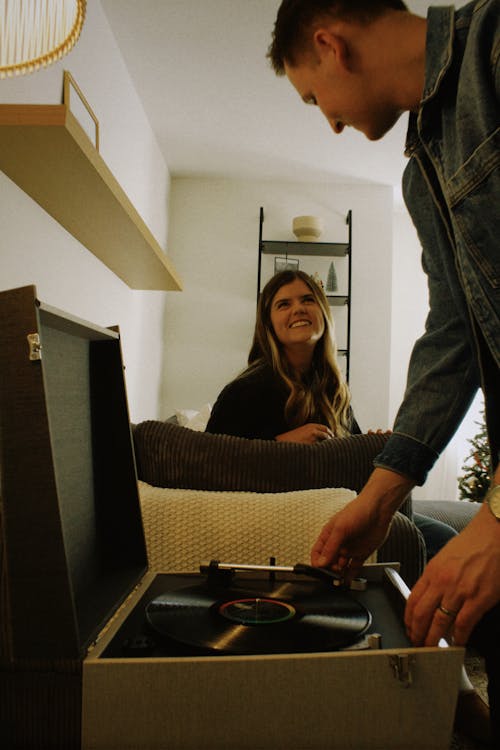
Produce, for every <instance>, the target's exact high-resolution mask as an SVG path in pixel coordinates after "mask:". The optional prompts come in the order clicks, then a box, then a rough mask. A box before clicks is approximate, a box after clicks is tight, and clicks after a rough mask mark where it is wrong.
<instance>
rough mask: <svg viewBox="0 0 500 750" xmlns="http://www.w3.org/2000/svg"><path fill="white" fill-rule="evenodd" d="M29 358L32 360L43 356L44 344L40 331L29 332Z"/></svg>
mask: <svg viewBox="0 0 500 750" xmlns="http://www.w3.org/2000/svg"><path fill="white" fill-rule="evenodd" d="M27 339H28V346H29V358H30V360H31V361H34V360H37V359H41V358H42V345H41V343H40V335H39V334H38V333H28V336H27Z"/></svg>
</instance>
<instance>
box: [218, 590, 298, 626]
mask: <svg viewBox="0 0 500 750" xmlns="http://www.w3.org/2000/svg"><path fill="white" fill-rule="evenodd" d="M218 611H219V613H220V614H221V615H222V616H223V617H226V618H227V619H228V620H231V621H232V622H239V623H241V624H242V625H270V624H272V623H277V622H285V621H286V620H289V619H290V617H293V616H294V615H295V609H294V607H292V605H291V604H287V603H286V602H280V601H279V600H276V599H261V598H260V597H256V598H254V599H235V600H234V601H230V602H224V603H223V604H221V605H220V606H219V607H218Z"/></svg>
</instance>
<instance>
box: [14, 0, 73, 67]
mask: <svg viewBox="0 0 500 750" xmlns="http://www.w3.org/2000/svg"><path fill="white" fill-rule="evenodd" d="M86 5H87V0H0V78H7V77H8V76H13V75H23V74H24V73H33V72H34V71H35V70H38V68H40V67H45V66H46V65H50V63H53V62H55V61H56V60H59V59H60V58H61V57H63V55H66V54H67V53H68V52H69V51H70V50H71V49H72V48H73V46H74V45H75V43H76V42H77V40H78V37H79V36H80V32H81V30H82V26H83V22H84V20H85V9H86Z"/></svg>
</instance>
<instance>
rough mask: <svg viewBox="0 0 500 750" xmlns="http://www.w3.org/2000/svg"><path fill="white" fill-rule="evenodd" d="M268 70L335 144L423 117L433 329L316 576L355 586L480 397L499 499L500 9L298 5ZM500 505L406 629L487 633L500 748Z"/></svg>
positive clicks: (371, 0)
mask: <svg viewBox="0 0 500 750" xmlns="http://www.w3.org/2000/svg"><path fill="white" fill-rule="evenodd" d="M268 56H269V58H270V59H271V62H272V64H273V67H274V69H275V71H276V73H278V74H280V75H282V74H286V75H287V77H288V79H289V80H290V82H291V83H292V85H293V86H294V87H295V88H296V90H297V91H298V93H299V95H300V96H301V97H302V99H303V100H304V101H305V102H306V103H308V104H314V105H317V106H318V107H319V108H320V110H321V111H322V112H323V114H324V115H325V116H326V118H327V119H328V121H329V123H330V125H331V127H332V129H333V130H334V132H335V133H338V134H340V133H341V132H342V131H343V129H344V127H345V126H351V127H354V128H356V129H358V130H360V131H361V132H363V133H364V134H365V135H366V136H367V137H368V138H369V139H370V140H376V139H379V138H381V137H382V136H383V135H385V133H386V132H387V131H388V130H389V129H390V128H391V127H392V126H393V125H394V123H395V122H396V121H397V120H398V118H399V117H400V115H401V114H402V113H403V112H406V111H408V112H409V113H410V115H409V127H408V136H407V149H406V154H407V156H408V157H409V162H408V165H407V167H406V170H405V173H404V178H403V194H404V198H405V202H406V205H407V208H408V210H409V212H410V214H411V216H412V219H413V222H414V224H415V226H416V228H417V231H418V234H419V238H420V241H421V244H422V248H423V265H424V270H425V271H426V273H427V275H428V284H429V314H428V318H427V322H426V329H425V333H424V335H423V336H422V337H421V338H420V339H419V340H418V341H417V342H416V344H415V347H414V350H413V353H412V357H411V362H410V368H409V374H408V382H407V388H406V392H405V396H404V400H403V403H402V404H401V407H400V409H399V412H398V415H397V418H396V422H395V425H394V430H393V434H392V436H391V437H390V439H389V440H388V442H387V444H386V447H385V448H384V450H383V452H382V453H381V454H380V455H379V456H378V457H377V459H376V461H375V466H376V468H375V470H374V472H373V474H372V475H371V477H370V479H369V480H368V482H367V484H366V486H365V487H364V488H363V490H362V492H361V493H360V494H359V496H358V497H357V498H356V499H355V500H354V501H352V502H351V503H350V504H349V505H348V506H347V507H346V508H345V509H344V510H343V511H341V512H340V513H338V514H337V515H335V516H334V517H333V518H332V519H330V521H329V522H328V523H327V524H326V526H325V527H324V528H323V530H322V531H321V534H320V536H319V538H318V540H317V542H316V544H315V545H314V547H313V550H312V561H313V564H316V565H331V566H332V567H336V568H339V569H342V568H345V567H346V566H348V567H349V575H355V574H356V571H357V569H359V567H360V566H361V564H362V562H363V560H364V559H366V557H367V555H368V554H369V553H370V552H372V551H373V550H374V549H376V548H377V547H378V546H379V545H380V543H381V542H382V540H383V539H384V537H385V535H386V533H387V530H388V527H389V524H390V520H391V518H392V515H393V514H394V512H395V511H396V510H397V509H398V507H399V506H400V504H401V503H402V501H403V499H404V498H405V497H406V496H407V494H408V493H409V492H410V490H411V489H412V487H414V486H415V485H416V484H422V483H423V482H424V481H425V478H426V475H427V472H428V471H429V469H431V467H432V466H433V464H434V462H435V460H436V459H437V457H438V456H439V454H440V453H441V451H442V450H443V448H444V447H445V446H446V444H447V443H448V441H449V440H450V438H451V437H452V436H453V434H454V433H455V431H456V429H457V427H458V425H459V424H460V422H461V420H462V418H463V417H464V415H465V413H466V412H467V410H468V408H469V406H470V403H471V401H472V399H473V397H474V395H475V393H476V391H477V389H478V388H479V387H482V389H483V392H484V396H485V403H486V417H487V426H488V433H489V438H490V448H491V453H492V462H493V468H494V476H493V481H492V485H493V486H496V485H500V468H499V448H500V174H499V164H500V127H499V122H500V106H499V98H500V97H499V91H500V61H499V60H500V0H476V2H471V3H469V4H468V5H465V6H464V7H463V8H461V9H460V10H458V11H456V10H455V9H454V8H453V7H447V8H430V9H429V13H428V16H427V19H424V18H420V17H419V16H416V15H414V14H412V13H410V12H409V11H408V10H407V8H406V6H405V4H404V3H403V2H401V0H283V2H282V4H281V7H280V9H279V11H278V17H277V21H276V25H275V30H274V34H273V42H272V45H271V47H270V50H269V53H268ZM499 493H500V490H497V491H496V500H497V502H498V501H499V500H500V497H499ZM494 495H495V493H493V495H491V496H490V497H491V498H492V499H491V501H490V504H488V503H485V504H484V506H483V507H481V509H480V510H479V512H478V513H477V515H476V516H475V518H474V519H473V521H471V523H470V524H469V525H468V526H467V528H466V529H465V530H464V531H463V532H462V533H461V534H459V535H458V536H457V537H455V538H454V539H452V540H451V541H450V542H449V543H448V544H447V545H446V546H445V547H444V548H443V549H442V550H441V551H440V552H439V553H438V554H437V555H436V556H435V557H434V559H433V560H432V561H431V562H430V563H429V565H428V566H427V567H426V569H425V572H424V574H423V575H422V577H421V578H420V580H419V581H418V582H417V584H416V585H415V587H414V589H413V591H412V594H411V596H410V598H409V601H408V605H407V609H406V615H405V621H406V625H407V629H408V633H409V635H410V637H411V639H412V641H413V642H414V643H415V644H426V645H436V644H437V643H438V641H439V639H440V638H441V637H442V636H444V635H452V636H453V638H454V640H455V642H456V643H457V644H465V643H466V642H467V641H468V640H469V638H470V636H471V634H472V633H473V630H474V628H476V626H478V623H479V627H478V628H476V631H475V634H476V635H477V633H478V632H481V641H482V645H483V646H485V647H486V648H485V654H486V657H487V662H486V665H487V670H488V676H489V694H490V706H491V711H492V722H493V727H494V732H495V733H496V734H495V736H496V740H497V742H500V684H499V683H500V648H499V646H498V644H495V641H497V640H498V638H499V637H500V606H499V602H500V511H498V510H497V509H496V506H495V497H494ZM493 636H495V637H494V638H493ZM499 746H500V745H499Z"/></svg>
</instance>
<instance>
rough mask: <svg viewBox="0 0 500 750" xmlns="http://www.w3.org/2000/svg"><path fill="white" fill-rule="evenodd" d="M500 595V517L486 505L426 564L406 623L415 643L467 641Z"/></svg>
mask: <svg viewBox="0 0 500 750" xmlns="http://www.w3.org/2000/svg"><path fill="white" fill-rule="evenodd" d="M499 601H500V523H499V522H498V521H497V520H496V519H495V518H494V517H493V515H492V514H491V512H490V510H489V508H488V507H487V506H486V505H483V507H482V508H481V509H480V510H479V511H478V513H477V515H476V516H475V517H474V518H473V519H472V521H471V522H470V523H469V524H468V525H467V527H466V528H465V529H464V530H463V531H462V532H461V533H460V534H458V536H456V537H454V538H453V539H451V540H450V541H449V542H448V544H446V545H445V546H444V547H443V549H442V550H440V552H438V554H437V555H435V557H433V559H432V560H431V562H430V563H429V564H428V565H427V567H426V568H425V570H424V573H423V575H422V576H421V577H420V578H419V580H418V581H417V583H416V584H415V586H414V588H413V591H412V593H411V595H410V597H409V599H408V602H407V605H406V613H405V623H406V628H407V631H408V635H409V637H410V639H411V640H412V642H413V643H414V644H415V645H417V646H420V645H425V646H436V645H437V643H438V642H439V640H440V638H442V637H449V636H452V637H453V641H454V643H455V644H456V645H459V646H463V645H465V644H466V643H467V640H468V639H469V636H470V634H471V632H472V630H473V628H474V626H475V625H476V624H477V623H478V621H479V620H480V619H481V617H482V616H483V615H484V614H485V612H487V611H488V610H489V609H491V607H493V606H494V605H495V604H497V603H498V602H499Z"/></svg>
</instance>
